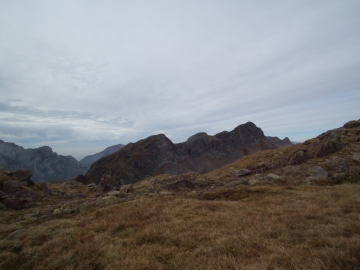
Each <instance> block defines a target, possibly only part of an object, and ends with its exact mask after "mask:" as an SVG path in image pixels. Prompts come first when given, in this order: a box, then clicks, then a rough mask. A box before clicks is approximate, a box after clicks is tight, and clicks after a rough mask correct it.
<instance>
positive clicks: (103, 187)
mask: <svg viewBox="0 0 360 270" xmlns="http://www.w3.org/2000/svg"><path fill="white" fill-rule="evenodd" d="M119 188H120V185H119V184H118V183H117V182H115V180H114V179H113V178H112V177H111V176H110V175H108V174H104V175H103V176H102V177H101V180H100V183H99V185H98V186H97V189H96V195H97V196H101V195H103V194H105V193H107V192H109V191H115V190H119Z"/></svg>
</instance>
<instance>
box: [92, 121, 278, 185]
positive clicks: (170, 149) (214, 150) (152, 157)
mask: <svg viewBox="0 0 360 270" xmlns="http://www.w3.org/2000/svg"><path fill="white" fill-rule="evenodd" d="M275 148H277V147H276V146H275V145H274V144H272V143H270V142H269V141H268V140H267V139H266V137H265V136H264V133H263V131H262V130H261V129H260V128H258V127H257V126H256V125H255V124H253V123H251V122H248V123H246V124H243V125H240V126H238V127H236V128H235V129H234V130H233V131H231V132H227V131H223V132H221V133H218V134H216V135H214V136H210V135H207V134H206V133H198V134H195V135H193V136H191V137H190V138H189V139H188V140H187V141H186V142H183V143H179V144H174V143H172V142H171V141H170V140H169V139H168V138H167V137H166V136H165V135H164V134H159V135H154V136H150V137H148V138H146V139H143V140H140V141H138V142H136V143H130V144H128V145H127V146H125V147H124V148H122V149H121V150H120V151H118V152H116V153H114V154H112V155H109V156H107V157H104V158H101V159H100V160H98V161H96V162H95V163H93V164H92V166H91V167H90V169H89V171H88V173H87V174H86V179H87V181H88V182H89V183H90V182H94V183H99V181H100V179H101V177H102V175H104V174H109V175H111V176H112V177H113V178H114V179H116V181H118V182H119V183H121V184H129V183H135V182H137V181H139V180H141V179H144V178H146V177H148V176H155V175H159V174H164V173H168V174H182V173H187V172H190V171H194V172H206V171H210V170H213V169H215V168H219V167H222V166H224V165H226V164H229V163H231V162H233V161H235V160H237V159H239V158H241V157H243V156H245V155H248V154H251V153H254V152H256V151H258V150H265V149H275Z"/></svg>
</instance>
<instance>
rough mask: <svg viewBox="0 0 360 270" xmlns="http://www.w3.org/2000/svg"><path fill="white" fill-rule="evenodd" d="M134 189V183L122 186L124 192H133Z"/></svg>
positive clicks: (121, 189)
mask: <svg viewBox="0 0 360 270" xmlns="http://www.w3.org/2000/svg"><path fill="white" fill-rule="evenodd" d="M133 190H134V187H133V185H132V184H128V185H122V186H121V187H120V191H121V192H122V193H129V192H131V191H133Z"/></svg>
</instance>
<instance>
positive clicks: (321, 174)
mask: <svg viewBox="0 0 360 270" xmlns="http://www.w3.org/2000/svg"><path fill="white" fill-rule="evenodd" d="M307 175H308V176H309V177H310V179H311V180H324V179H326V178H327V177H328V175H329V173H328V172H327V171H326V170H325V169H324V168H322V167H320V166H317V167H313V168H311V169H309V170H308V171H307Z"/></svg>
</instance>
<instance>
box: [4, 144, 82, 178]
mask: <svg viewBox="0 0 360 270" xmlns="http://www.w3.org/2000/svg"><path fill="white" fill-rule="evenodd" d="M0 166H3V167H5V168H6V169H8V170H13V171H15V170H18V169H20V168H26V169H28V170H30V171H31V172H32V180H34V181H35V182H43V181H51V180H65V179H69V178H73V177H75V176H77V175H79V174H85V173H86V171H87V168H86V166H85V165H82V164H80V163H79V162H78V161H77V160H76V159H75V158H73V157H72V156H62V155H58V154H57V153H55V152H53V151H52V149H51V148H50V147H48V146H42V147H39V148H36V149H24V148H23V147H21V146H18V145H16V144H14V143H6V142H4V141H2V140H0ZM22 177H24V176H22ZM30 177H31V175H30ZM30 177H28V178H30Z"/></svg>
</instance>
